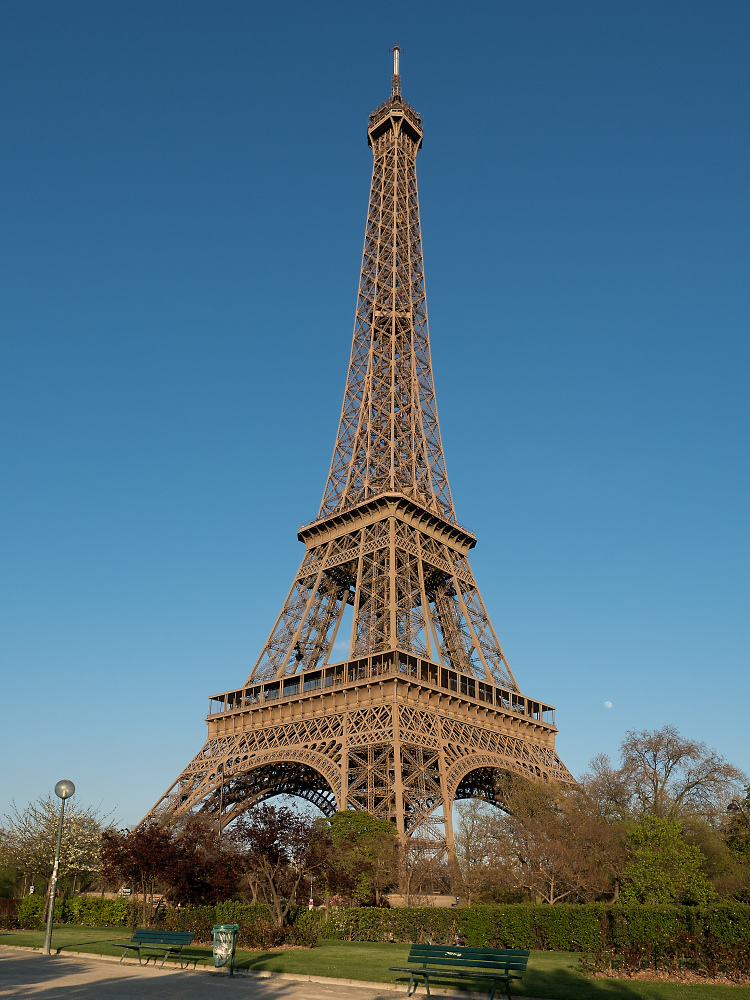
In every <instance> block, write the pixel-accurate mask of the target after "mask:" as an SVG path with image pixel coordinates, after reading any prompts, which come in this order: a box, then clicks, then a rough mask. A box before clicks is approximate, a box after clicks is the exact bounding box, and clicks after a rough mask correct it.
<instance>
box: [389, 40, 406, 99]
mask: <svg viewBox="0 0 750 1000" xmlns="http://www.w3.org/2000/svg"><path fill="white" fill-rule="evenodd" d="M390 51H391V52H392V53H393V77H392V79H391V97H395V96H396V95H397V94H398V95H399V96H400V95H401V76H400V75H399V70H398V57H399V56H400V54H401V53H402V52H403V51H404V50H403V49H402V48H401V46H400V45H394V46H393V48H392V49H391V50H390Z"/></svg>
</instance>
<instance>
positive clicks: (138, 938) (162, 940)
mask: <svg viewBox="0 0 750 1000" xmlns="http://www.w3.org/2000/svg"><path fill="white" fill-rule="evenodd" d="M194 937H195V934H190V933H188V932H187V931H150V930H148V929H147V928H145V927H139V928H138V930H136V931H135V933H134V934H133V936H132V938H131V939H130V941H128V942H125V941H113V942H112V944H113V945H114V946H115V947H116V948H124V949H125V951H123V953H122V955H121V956H120V964H121V965H122V960H123V958H125V956H126V955H127V953H128V949H131V950H132V951H137V952H138V964H139V965H142V964H143V963H142V962H141V952H142V951H146V952H150V951H158V952H162V951H163V952H164V959H163V961H162V963H161V967H162V969H163V968H164V962H166V960H167V959H168V958H169V956H170V955H172V954H174V955H177V957H178V958H179V960H180V968H182V949H183V948H184V947H185V945H187V944H192V941H193V938H194ZM148 959H149V956H148V954H147V955H146V964H147V965H148Z"/></svg>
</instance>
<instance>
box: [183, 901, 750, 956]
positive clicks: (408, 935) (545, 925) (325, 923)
mask: <svg viewBox="0 0 750 1000" xmlns="http://www.w3.org/2000/svg"><path fill="white" fill-rule="evenodd" d="M164 920H165V926H167V927H169V928H170V929H172V930H192V931H193V932H194V933H195V935H196V938H197V939H198V940H204V941H208V940H210V937H211V927H212V926H213V924H215V923H238V924H239V925H240V941H244V942H246V946H249V945H250V943H251V942H252V941H256V942H257V943H258V945H257V946H260V947H265V946H266V945H267V944H270V943H273V933H272V932H271V914H270V910H269V908H268V907H267V906H265V905H257V906H250V905H247V904H244V903H232V902H229V903H220V904H218V905H217V906H199V907H184V908H183V909H182V910H179V911H176V910H171V911H168V912H167V913H166V915H165V918H164ZM288 922H289V925H290V926H289V929H288V930H287V931H286V932H285V935H286V936H285V937H284V938H283V939H284V940H289V941H293V940H303V941H306V940H308V939H316V938H318V937H321V938H325V939H329V940H345V941H398V942H404V943H413V942H424V941H434V942H435V943H436V944H437V943H448V942H451V941H452V940H453V938H454V937H455V935H456V934H462V935H463V936H464V937H465V938H466V941H467V943H468V944H469V945H473V946H475V947H478V946H483V945H484V946H489V947H498V948H500V947H504V948H529V949H538V950H540V951H578V952H599V951H602V950H604V949H615V950H617V949H623V948H627V947H631V946H637V947H643V948H654V947H656V948H659V947H666V945H667V943H668V942H670V941H672V940H674V939H675V938H676V937H677V936H679V935H682V936H683V937H685V938H686V939H687V938H690V939H698V938H705V939H711V940H714V941H716V942H717V943H719V944H721V945H726V946H734V945H737V944H742V943H743V942H747V941H748V940H750V906H747V905H745V904H742V903H732V904H716V905H714V906H709V907H703V908H699V907H693V906H684V907H683V906H643V905H629V906H621V905H617V904H614V905H613V904H608V903H591V904H587V905H583V906H581V905H573V904H571V905H565V904H557V905H556V906H543V905H542V906H532V905H527V904H509V905H506V906H472V907H462V908H459V909H452V908H445V909H443V908H438V907H435V908H433V907H403V908H400V907H399V908H393V909H390V910H389V909H377V908H375V907H366V906H363V907H356V908H353V909H332V910H331V911H330V916H329V919H328V920H326V919H325V913H324V912H323V911H322V910H314V911H312V912H309V911H308V910H307V908H306V907H304V906H298V907H292V908H291V909H290V911H289V920H288ZM281 939H282V938H280V940H281Z"/></svg>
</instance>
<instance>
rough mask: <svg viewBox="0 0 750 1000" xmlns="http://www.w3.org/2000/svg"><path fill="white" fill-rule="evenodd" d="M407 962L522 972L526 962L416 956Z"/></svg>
mask: <svg viewBox="0 0 750 1000" xmlns="http://www.w3.org/2000/svg"><path fill="white" fill-rule="evenodd" d="M407 961H408V962H413V963H414V964H415V965H416V964H419V965H422V964H424V962H425V961H426V962H427V964H428V965H441V966H442V965H453V966H460V967H462V968H463V967H466V966H471V967H472V968H476V969H515V970H520V971H522V972H523V971H524V970H525V968H526V961H525V960H523V959H521V960H520V961H519V960H516V961H512V960H511V959H505V960H503V959H500V960H499V961H497V962H482V961H480V960H478V959H472V958H469V959H466V958H428V959H423V958H422V956H420V955H418V956H416V957H415V958H412V957H411V955H410V956H409V958H408V959H407Z"/></svg>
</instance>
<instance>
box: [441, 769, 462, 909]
mask: <svg viewBox="0 0 750 1000" xmlns="http://www.w3.org/2000/svg"><path fill="white" fill-rule="evenodd" d="M440 791H441V792H442V795H443V827H444V829H445V846H446V849H447V852H448V871H449V873H450V880H451V887H452V889H453V891H454V893H457V891H458V889H459V887H460V885H461V882H462V879H461V869H460V867H459V864H458V856H457V855H456V841H455V839H454V837H453V796H452V795H451V794H450V791H449V789H448V779H447V775H446V767H445V752H444V750H441V753H440Z"/></svg>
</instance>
